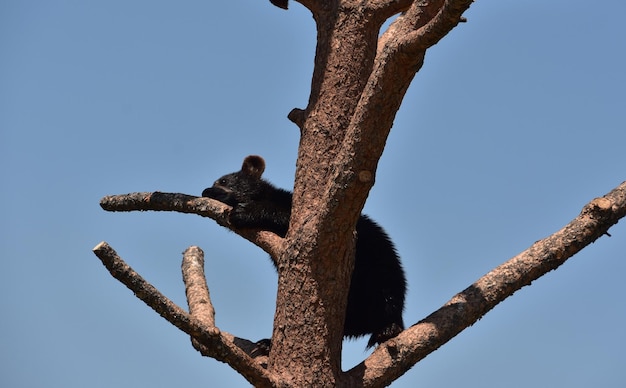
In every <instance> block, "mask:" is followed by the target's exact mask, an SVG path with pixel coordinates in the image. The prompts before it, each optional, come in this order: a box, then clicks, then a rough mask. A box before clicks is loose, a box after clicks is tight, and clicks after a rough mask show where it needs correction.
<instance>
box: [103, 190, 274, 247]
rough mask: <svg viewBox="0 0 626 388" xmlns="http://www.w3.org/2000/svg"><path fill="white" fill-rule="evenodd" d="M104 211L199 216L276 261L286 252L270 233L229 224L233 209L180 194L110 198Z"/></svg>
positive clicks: (141, 194)
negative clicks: (213, 222)
mask: <svg viewBox="0 0 626 388" xmlns="http://www.w3.org/2000/svg"><path fill="white" fill-rule="evenodd" d="M100 207H102V209H104V210H106V211H111V212H127V211H137V210H139V211H146V210H153V211H175V212H179V213H191V214H197V215H199V216H202V217H208V218H211V219H213V220H215V221H217V223H218V224H219V225H221V226H223V227H225V228H228V229H230V230H232V231H233V232H235V233H237V234H238V235H240V236H241V237H243V238H245V239H246V240H248V241H250V242H251V243H253V244H255V245H257V246H258V247H260V248H261V249H263V250H264V251H265V252H267V253H269V254H270V255H271V256H272V257H278V255H280V253H281V252H282V250H283V240H284V239H283V238H282V237H280V236H278V235H276V234H274V233H272V232H268V231H264V230H257V229H237V228H235V227H234V226H232V225H231V224H230V222H229V218H228V216H229V214H230V211H231V210H232V208H231V207H230V206H228V205H226V204H223V203H221V202H219V201H216V200H213V199H210V198H204V197H195V196H193V195H187V194H180V193H162V192H159V191H155V192H152V193H145V192H144V193H130V194H120V195H107V196H105V197H103V198H102V199H101V200H100Z"/></svg>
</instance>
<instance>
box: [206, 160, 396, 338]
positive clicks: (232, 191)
mask: <svg viewBox="0 0 626 388" xmlns="http://www.w3.org/2000/svg"><path fill="white" fill-rule="evenodd" d="M264 170H265V161H264V160H263V158H261V157H260V156H255V155H251V156H248V157H246V158H245V160H244V161H243V165H242V167H241V170H240V171H238V172H235V173H232V174H228V175H224V176H223V177H221V178H220V179H218V180H217V181H215V183H214V184H213V186H212V187H209V188H207V189H204V191H203V192H202V196H203V197H209V198H213V199H216V200H218V201H220V202H223V203H226V204H228V205H230V206H232V207H233V210H232V212H231V214H230V222H231V224H232V225H233V226H235V227H237V228H258V229H264V230H269V231H272V232H274V233H276V234H278V235H280V236H283V237H284V236H285V234H286V233H287V229H288V227H289V217H290V214H291V193H290V192H289V191H286V190H282V189H279V188H276V187H274V186H273V185H272V184H270V183H269V182H266V181H265V180H263V179H261V175H262V174H263V171H264ZM356 231H357V241H356V254H355V255H356V256H355V265H354V272H353V273H352V281H351V283H350V290H349V293H348V306H347V310H346V321H345V324H344V336H346V337H350V338H354V337H360V336H362V335H366V334H372V335H371V337H370V339H369V341H368V344H367V345H368V347H371V346H374V345H375V344H377V343H382V342H384V341H386V340H388V339H389V338H393V337H395V336H396V335H398V334H399V333H400V332H401V331H402V330H403V329H404V323H403V321H402V310H403V309H404V295H405V292H406V280H405V278H404V271H403V270H402V266H401V264H400V260H399V258H398V255H397V253H396V251H395V248H394V246H393V244H392V242H391V240H390V239H389V237H388V236H387V234H386V233H385V231H384V230H383V229H382V228H381V227H380V226H378V224H376V223H375V222H374V221H372V220H371V219H369V218H368V217H367V216H364V215H361V217H360V218H359V220H358V222H357V225H356ZM275 264H276V263H274V265H275Z"/></svg>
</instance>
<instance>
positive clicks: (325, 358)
mask: <svg viewBox="0 0 626 388" xmlns="http://www.w3.org/2000/svg"><path fill="white" fill-rule="evenodd" d="M301 3H302V4H303V5H304V6H305V7H307V8H308V9H309V10H310V11H311V12H312V14H313V16H314V19H315V21H316V23H317V31H318V36H317V40H318V44H317V50H316V60H315V69H314V73H313V80H312V90H311V96H310V100H309V104H308V106H307V107H306V108H305V109H294V110H293V111H292V112H291V113H290V114H289V119H290V120H291V121H293V122H294V123H295V124H296V125H297V126H298V127H299V128H300V133H301V141H300V148H299V154H298V163H297V171H296V180H295V186H294V203H293V212H292V218H291V223H290V229H289V232H288V235H287V237H286V238H285V239H282V238H280V237H278V236H276V235H274V234H272V233H269V232H266V231H251V230H235V232H237V233H239V234H241V235H242V236H243V237H245V238H247V239H249V240H250V241H252V242H254V243H255V244H257V245H259V246H260V247H262V248H263V249H265V250H266V251H267V252H268V253H270V254H271V255H273V256H274V257H277V258H278V260H279V262H280V265H279V294H278V298H277V307H276V320H275V323H274V333H273V336H272V338H273V339H274V346H273V347H272V352H271V353H270V356H269V359H267V360H256V361H255V360H253V359H251V358H250V357H248V356H247V355H246V352H249V351H250V349H251V345H252V344H251V343H249V342H246V341H245V340H242V339H238V338H235V337H233V336H231V335H229V334H226V333H223V332H221V331H219V330H218V329H216V328H215V326H214V323H213V321H212V315H213V311H212V307H211V305H210V299H209V296H208V289H207V288H206V286H205V284H204V282H203V278H204V277H203V275H202V273H201V272H199V271H198V270H199V269H201V268H202V266H201V265H200V264H201V261H202V260H201V251H199V250H198V249H196V248H190V249H188V250H187V251H186V254H185V256H184V261H183V271H184V277H185V284H186V285H187V288H188V300H189V307H190V314H187V313H186V312H185V311H183V310H181V309H180V308H178V307H177V306H175V305H173V304H172V303H171V302H169V301H168V300H167V299H166V298H165V297H164V296H162V295H160V293H158V291H157V290H155V289H154V288H153V287H151V286H150V285H149V284H147V283H145V282H143V281H142V280H141V279H140V278H139V276H138V275H137V274H136V273H134V272H133V271H132V270H131V269H130V268H129V267H128V266H126V265H125V264H124V263H123V262H121V260H120V259H119V258H118V257H117V256H116V254H115V253H114V251H112V249H111V248H110V247H108V246H107V245H106V244H101V245H99V246H98V247H96V249H95V251H96V254H97V255H98V256H99V257H100V258H101V259H102V260H103V261H104V262H105V265H107V267H108V268H109V270H110V271H111V272H112V274H113V275H114V276H115V277H117V278H118V279H119V280H121V281H123V282H124V283H125V284H127V285H128V286H129V287H130V288H131V289H133V291H135V293H136V294H137V296H138V297H140V298H142V299H143V300H144V301H146V302H147V303H148V304H149V305H151V306H152V307H153V308H155V310H157V311H158V312H159V313H160V314H161V315H163V316H164V317H165V318H166V319H168V320H169V321H170V322H172V323H173V324H175V325H176V326H177V327H179V328H181V329H182V330H183V331H185V332H187V333H188V334H190V335H191V336H192V338H193V339H194V345H195V346H196V347H197V348H198V349H199V350H200V351H201V352H202V353H203V354H205V355H208V356H212V357H215V358H217V359H219V360H223V361H226V362H228V363H229V364H230V365H231V366H232V367H233V368H235V369H236V370H237V371H238V372H240V373H241V374H242V375H244V376H245V377H246V378H247V379H248V380H249V381H250V382H252V383H253V384H255V385H259V386H277V385H283V386H288V385H291V386H304V385H316V386H317V385H324V386H327V385H346V386H348V385H355V386H361V385H363V386H380V385H385V384H388V383H390V382H391V381H393V380H394V379H395V378H397V377H398V376H400V375H401V374H402V373H403V372H404V371H406V370H408V368H410V367H411V366H412V365H413V364H414V363H415V362H417V361H419V360H420V359H421V358H423V357H424V356H425V355H427V354H428V353H430V352H432V351H433V350H435V349H437V348H438V347H439V346H441V345H442V344H443V343H445V342H446V341H448V340H449V339H450V338H452V337H453V336H454V335H456V334H457V333H458V332H460V331H461V330H462V329H463V328H465V327H467V326H469V325H471V324H472V323H474V322H475V321H476V320H477V319H479V318H480V317H481V316H482V315H484V314H485V313H486V312H487V311H488V310H489V309H491V308H492V307H494V306H495V305H496V304H497V303H498V302H500V301H501V300H503V299H504V298H506V297H507V296H509V295H511V294H512V293H513V292H514V291H515V290H517V289H519V288H521V287H522V286H524V285H527V284H529V283H530V282H531V281H532V280H534V279H536V278H538V277H539V276H541V275H542V274H544V273H546V272H548V271H550V270H552V269H554V268H556V267H557V266H559V265H560V264H562V263H563V262H564V260H566V259H567V258H568V257H571V256H572V255H573V254H575V253H576V252H577V251H579V250H580V249H582V247H584V246H586V245H588V244H590V243H591V242H593V241H594V240H595V239H597V238H598V237H600V236H602V234H604V233H606V232H607V231H608V229H609V227H610V226H611V225H613V224H615V223H616V222H617V220H618V219H619V218H621V217H623V216H624V214H625V213H626V186H625V185H624V184H622V185H620V186H619V187H618V188H616V189H615V190H613V191H612V192H611V193H609V194H607V195H606V196H605V197H603V198H600V199H596V200H593V201H591V202H590V203H589V204H588V205H587V206H586V207H585V208H584V209H583V212H582V213H581V215H580V216H579V217H577V218H576V219H575V220H573V221H572V222H571V223H570V224H568V226H566V227H565V228H563V229H562V230H561V231H559V232H557V233H555V234H554V235H553V236H551V237H549V238H547V239H544V240H542V241H540V242H538V243H535V244H534V245H533V246H532V247H531V248H529V249H528V250H527V251H525V252H524V253H522V254H520V255H518V256H516V257H515V258H513V259H512V260H510V261H508V262H507V263H505V264H503V265H502V266H500V267H498V268H496V269H494V270H493V271H492V272H491V273H489V274H488V275H486V276H485V277H483V278H481V279H480V280H479V281H477V282H476V283H474V284H473V285H471V286H470V287H468V288H467V289H466V290H465V291H463V292H461V293H460V294H458V295H456V296H455V297H453V298H452V299H451V300H450V302H448V303H447V304H446V305H444V306H443V307H442V308H441V309H439V310H438V311H436V312H434V313H433V314H431V315H430V316H429V317H427V318H425V319H424V320H422V321H420V322H419V323H418V324H417V325H415V326H413V327H412V328H410V329H408V330H406V331H405V332H404V333H402V334H401V335H399V336H398V337H397V338H395V339H392V340H390V341H388V342H387V343H385V344H383V345H381V346H380V347H379V348H378V349H377V350H376V351H375V352H374V353H373V354H372V355H371V356H370V357H369V358H368V359H366V360H365V361H364V362H363V363H362V364H360V365H358V366H357V367H355V368H353V369H352V370H350V371H347V372H345V373H343V372H341V370H340V362H339V360H340V357H341V341H342V336H341V332H342V330H341V326H342V322H343V314H344V310H345V300H346V296H347V289H348V283H349V277H350V273H351V271H350V268H352V266H353V252H352V250H351V249H350V247H351V246H352V240H353V229H354V225H355V223H356V219H357V217H358V216H359V214H360V212H361V209H362V208H363V205H364V203H365V200H366V198H367V195H368V193H369V190H370V189H371V187H372V186H373V184H374V180H375V175H376V167H377V163H378V160H379V158H380V156H381V154H382V151H383V148H384V145H385V142H386V139H387V135H388V133H389V130H390V128H391V125H392V123H393V120H394V117H395V113H396V112H397V110H398V108H399V107H400V104H401V102H402V98H403V96H404V93H405V91H406V90H407V88H408V86H409V84H410V82H411V80H412V78H413V77H414V75H415V73H416V72H417V71H418V70H419V69H420V67H421V65H422V63H423V59H424V54H425V51H426V50H427V49H428V48H429V47H431V46H432V45H434V44H436V43H437V42H438V41H439V40H440V39H441V38H443V37H444V36H445V35H446V34H447V33H448V32H449V31H450V30H451V29H452V28H454V27H455V26H456V25H457V24H458V23H459V22H460V21H462V20H463V19H462V17H461V15H462V13H463V12H464V11H465V10H466V9H467V8H468V7H469V6H470V4H471V1H454V0H451V1H433V2H429V3H426V2H412V1H369V2H366V3H363V2H351V1H302V2H301ZM400 13H402V14H401V15H400V16H398V17H397V18H396V19H395V20H394V21H393V23H391V25H390V26H389V27H388V28H387V29H386V30H385V32H384V33H383V34H382V35H381V36H379V30H380V28H381V26H382V25H383V23H384V22H386V21H387V20H388V19H389V18H391V17H393V16H394V15H398V14H400ZM102 206H103V207H104V208H105V209H107V210H115V211H122V210H169V211H182V212H189V213H196V214H200V215H204V216H209V217H211V218H214V219H215V220H216V221H218V223H220V224H222V225H224V226H226V227H230V225H229V224H228V210H229V209H228V207H227V206H225V205H223V204H220V203H218V202H215V201H212V200H208V199H199V198H196V197H192V196H185V195H182V194H164V193H136V194H130V195H123V196H112V197H105V198H104V199H103V200H102ZM338 252H339V254H337V253H338ZM288 296H290V297H288ZM304 311H307V312H310V313H309V314H307V316H306V317H304V313H303V312H304ZM304 318H306V319H307V322H306V323H307V324H302V320H303V319H304ZM257 361H258V362H257Z"/></svg>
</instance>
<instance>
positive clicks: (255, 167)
mask: <svg viewBox="0 0 626 388" xmlns="http://www.w3.org/2000/svg"><path fill="white" fill-rule="evenodd" d="M263 171H265V160H263V158H262V157H260V156H259V155H250V156H246V158H245V159H244V160H243V165H242V166H241V172H242V173H243V174H244V175H248V176H250V177H252V178H254V179H261V175H263Z"/></svg>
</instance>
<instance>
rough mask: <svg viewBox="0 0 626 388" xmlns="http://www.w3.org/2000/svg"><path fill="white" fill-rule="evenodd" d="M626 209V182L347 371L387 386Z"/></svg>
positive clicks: (599, 232)
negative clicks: (561, 227)
mask: <svg viewBox="0 0 626 388" xmlns="http://www.w3.org/2000/svg"><path fill="white" fill-rule="evenodd" d="M625 215H626V182H623V183H622V184H621V185H619V186H618V187H617V188H615V189H613V190H612V191H611V192H610V193H608V194H607V195H605V196H604V197H601V198H596V199H594V200H592V201H591V202H590V203H589V204H587V205H586V206H585V207H584V208H583V210H582V212H581V213H580V215H579V216H578V217H576V218H575V219H574V220H572V221H571V222H570V223H569V224H567V225H566V226H565V227H564V228H563V229H561V230H559V231H558V232H556V233H554V234H553V235H551V236H549V237H547V238H545V239H543V240H540V241H537V242H536V243H534V244H533V245H532V246H531V247H530V248H528V249H527V250H525V251H524V252H522V253H520V254H519V255H517V256H515V257H513V258H512V259H510V260H509V261H507V262H506V263H504V264H502V265H500V266H499V267H497V268H495V269H493V270H492V271H491V272H489V273H488V274H486V275H485V276H483V277H482V278H480V279H479V280H478V281H476V282H475V283H474V284H472V285H471V286H470V287H468V288H467V289H465V290H464V291H462V292H460V293H459V294H457V295H455V296H454V297H453V298H452V299H451V300H450V301H448V302H447V303H446V304H445V305H444V306H443V307H441V308H440V309H439V310H437V311H435V312H434V313H432V314H431V315H429V316H428V317H427V318H425V319H424V320H422V321H420V322H418V323H417V324H415V325H414V326H412V327H410V328H409V329H407V330H405V331H404V332H403V333H401V334H400V335H398V336H397V337H396V338H394V339H392V340H390V341H388V342H387V343H386V344H383V345H382V346H379V347H378V348H377V349H376V350H375V351H374V353H372V355H371V356H370V357H369V358H368V359H367V360H365V361H364V362H363V363H361V364H359V365H357V366H356V367H354V368H353V369H352V370H350V371H349V372H347V373H348V374H349V375H351V376H354V377H356V376H359V378H363V379H364V385H365V386H372V387H378V386H384V385H387V384H389V383H390V382H392V381H393V380H395V379H397V378H398V377H399V376H401V375H402V374H403V373H405V372H406V371H408V370H409V369H410V367H411V366H413V365H414V364H415V363H417V362H418V361H420V360H421V359H423V358H424V357H426V356H427V355H428V354H430V353H432V352H433V351H435V350H436V349H438V348H439V347H440V346H442V345H443V344H445V343H446V342H448V341H449V340H450V339H452V338H453V337H454V336H456V335H457V334H458V333H460V332H461V331H463V330H464V329H465V328H467V327H469V326H471V325H472V324H474V323H475V322H476V321H477V320H478V319H480V318H481V317H482V316H483V315H485V314H486V313H487V312H488V311H489V310H491V309H492V308H494V307H495V306H496V305H497V304H498V303H500V302H502V301H503V300H504V299H506V298H507V297H509V296H511V295H513V293H514V292H515V291H517V290H519V289H521V288H522V287H524V286H526V285H529V284H530V283H531V282H532V281H534V280H536V279H538V278H539V277H541V276H543V275H545V274H546V273H548V272H550V271H552V270H554V269H556V268H557V267H559V266H560V265H561V264H563V263H564V262H565V261H566V260H567V259H568V258H570V257H572V256H573V255H575V254H576V253H578V252H579V251H580V250H581V249H583V248H584V247H585V246H587V245H589V244H591V243H593V242H594V241H595V240H597V239H598V238H600V237H601V236H602V235H605V234H607V235H608V230H609V228H610V227H611V226H613V225H615V224H616V223H617V222H618V221H619V219H620V218H622V217H624V216H625Z"/></svg>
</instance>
